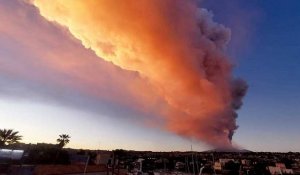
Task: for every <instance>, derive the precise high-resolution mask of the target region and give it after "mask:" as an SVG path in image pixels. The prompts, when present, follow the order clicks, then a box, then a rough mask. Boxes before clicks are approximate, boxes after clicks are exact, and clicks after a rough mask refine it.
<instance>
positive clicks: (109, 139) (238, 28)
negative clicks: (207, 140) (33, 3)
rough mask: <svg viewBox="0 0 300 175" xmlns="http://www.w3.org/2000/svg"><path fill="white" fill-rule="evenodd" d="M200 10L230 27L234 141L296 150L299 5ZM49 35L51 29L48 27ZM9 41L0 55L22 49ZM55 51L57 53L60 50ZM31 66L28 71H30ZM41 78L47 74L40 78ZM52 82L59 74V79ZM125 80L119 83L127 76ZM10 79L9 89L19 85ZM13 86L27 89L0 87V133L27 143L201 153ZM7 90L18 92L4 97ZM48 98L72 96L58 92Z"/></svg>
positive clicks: (211, 4)
mask: <svg viewBox="0 0 300 175" xmlns="http://www.w3.org/2000/svg"><path fill="white" fill-rule="evenodd" d="M203 7H205V8H207V9H209V10H211V11H212V12H213V13H214V15H215V16H214V19H215V20H216V21H217V22H219V23H222V24H224V25H225V26H228V27H229V28H231V31H232V41H231V44H230V45H229V47H228V48H227V49H228V51H229V53H230V55H231V56H232V60H233V62H234V64H235V65H236V68H235V70H234V75H235V76H237V77H241V78H243V79H245V80H246V81H247V82H248V85H249V90H248V93H247V95H246V97H245V99H244V105H243V107H242V109H241V110H239V112H238V113H239V118H238V120H237V124H238V125H239V129H238V130H237V131H236V133H235V135H234V139H233V140H234V143H236V144H238V145H241V146H242V147H244V148H246V149H249V150H253V151H300V139H299V138H300V137H299V133H300V127H299V123H300V91H299V87H300V69H298V66H299V65H300V60H299V55H300V10H299V9H300V1H298V0H289V1H283V0H281V1H280V0H275V1H274V0H265V1H260V0H252V1H237V0H235V1H230V2H229V1H225V0H224V1H219V0H207V1H204V3H203ZM35 20H36V19H35ZM43 25H47V24H43ZM47 30H48V29H47ZM49 30H51V31H52V30H53V31H55V28H51V29H49ZM58 33H59V32H58ZM58 35H59V36H60V35H62V34H60V33H59V34H58ZM14 42H15V41H14V40H11V39H10V38H6V37H5V36H4V35H1V36H0V46H3V47H2V49H1V47H0V53H1V54H2V56H7V57H8V58H14V57H17V56H18V52H14V50H13V51H9V49H11V48H15V49H16V48H19V47H21V46H16V45H14V44H15V43H14ZM69 43H70V42H69V41H68V42H66V43H65V45H70V48H78V47H79V46H78V44H69ZM4 46H5V47H4ZM6 47H7V48H6ZM55 49H56V48H55ZM57 50H58V51H60V50H59V48H58V49H57ZM76 50H80V51H78V54H81V53H82V52H84V53H85V54H88V55H89V58H91V59H93V58H94V57H95V56H94V55H93V54H92V53H91V52H90V51H85V50H83V49H81V48H79V49H76ZM19 51H20V50H19ZM20 52H21V51H20ZM22 52H23V51H22ZM25 52H26V51H24V53H25ZM76 53H77V51H76ZM16 55H17V56H16ZM24 55H26V56H27V54H24ZM28 55H29V54H28ZM35 56H36V55H35ZM0 59H1V58H0ZM0 61H1V60H0ZM38 64H39V63H36V65H38ZM101 64H102V63H101ZM36 65H30V66H32V69H35V67H34V66H36ZM38 69H39V68H38ZM41 69H42V68H41ZM105 69H106V68H105ZM108 69H113V70H115V68H108ZM0 71H1V67H0ZM116 71H119V70H116ZM40 72H41V73H42V74H43V75H44V74H45V75H46V76H50V75H48V73H47V72H46V73H45V72H43V71H42V70H41V71H40ZM100 73H102V72H101V71H100ZM62 75H63V76H68V75H65V74H62ZM51 76H60V73H58V74H57V75H51ZM51 76H50V78H52V77H51ZM111 76H112V77H114V75H111ZM124 76H125V79H126V75H124ZM129 76H130V75H129ZM9 78H11V77H10V75H5V74H2V75H0V81H2V82H0V85H2V86H4V84H6V83H7V81H6V79H9ZM117 79H118V78H117ZM9 81H11V84H13V85H14V83H16V82H18V79H10V80H9ZM118 83H119V82H117V83H115V82H113V83H112V86H113V85H115V84H117V85H118V86H120V84H118ZM20 86H27V85H24V84H22V83H20V84H18V83H16V85H14V86H8V87H7V88H5V87H4V88H2V89H1V88H0V92H1V99H0V109H1V110H0V121H1V122H0V128H13V129H16V130H18V131H20V133H22V135H24V141H25V142H27V143H28V142H52V143H54V142H55V140H56V138H57V136H58V135H59V134H61V133H67V134H70V135H71V137H72V139H71V142H70V144H69V146H70V147H77V148H80V147H83V148H91V149H98V148H100V149H116V148H123V149H136V150H156V151H160V150H161V151H164V150H182V151H183V150H188V149H190V144H193V145H194V149H196V150H205V149H208V147H207V146H205V144H203V143H199V142H197V141H195V140H187V139H183V138H181V137H179V136H176V135H174V134H171V133H168V132H164V131H160V130H157V129H153V128H150V127H149V128H148V127H145V126H144V125H142V124H140V123H139V122H138V121H135V120H127V119H126V118H112V117H109V115H110V113H105V112H104V113H102V114H99V113H97V112H99V111H98V110H99V108H98V106H99V104H93V105H91V104H90V102H89V101H88V102H85V101H83V102H82V101H80V100H78V99H80V98H79V97H78V98H77V96H76V95H77V94H76V95H74V96H75V97H74V98H72V99H67V98H66V97H65V96H64V95H62V97H53V99H52V100H50V101H43V100H41V99H40V98H37V97H35V96H34V94H35V93H39V92H31V91H30V90H28V88H27V89H25V90H24V89H22V87H20ZM99 86H100V85H99ZM47 87H48V86H47ZM30 88H31V85H30V86H29V89H30ZM48 88H49V89H51V88H53V87H51V86H49V87H48ZM76 88H77V87H76ZM78 88H79V89H80V88H81V87H78ZM100 88H102V86H100ZM11 89H17V90H18V89H22V90H21V91H20V92H19V93H18V94H17V95H16V96H13V97H11V96H10V95H9V93H10V91H11ZM46 91H47V92H48V90H46ZM51 92H55V93H56V94H57V92H58V94H60V93H61V94H67V93H73V92H70V91H68V90H65V91H64V89H60V88H59V87H58V89H54V90H52V91H51ZM24 96H25V97H26V98H24ZM29 96H30V97H29ZM58 96H59V95H58ZM28 97H29V98H28ZM56 98H60V99H63V100H62V101H65V102H66V103H68V102H69V101H70V100H74V99H75V101H76V100H77V102H78V103H79V104H84V106H88V107H89V108H91V109H92V110H93V112H89V111H88V110H81V109H80V108H76V107H75V108H74V107H64V106H62V105H61V104H60V103H56ZM41 101H42V103H41ZM72 103H73V102H72ZM104 103H107V102H106V101H105V102H100V105H103V104H104ZM132 103H134V102H132ZM108 106H109V105H108ZM104 108H106V106H105V105H104V107H101V110H104V111H105V109H104ZM115 109H117V107H115ZM116 113H117V114H125V115H131V113H130V112H128V111H125V110H124V109H123V108H120V109H117V112H116ZM112 115H113V114H112ZM99 123H100V125H99ZM136 123H138V124H136ZM66 125H67V126H70V127H66ZM32 133H35V134H32ZM91 140H92V141H91Z"/></svg>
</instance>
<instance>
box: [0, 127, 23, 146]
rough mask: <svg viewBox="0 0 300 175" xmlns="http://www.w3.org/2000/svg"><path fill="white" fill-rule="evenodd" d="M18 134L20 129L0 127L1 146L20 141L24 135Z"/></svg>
mask: <svg viewBox="0 0 300 175" xmlns="http://www.w3.org/2000/svg"><path fill="white" fill-rule="evenodd" d="M18 134H19V132H18V131H14V130H12V129H0V147H3V146H6V145H12V144H15V143H19V141H20V140H22V136H20V135H18Z"/></svg>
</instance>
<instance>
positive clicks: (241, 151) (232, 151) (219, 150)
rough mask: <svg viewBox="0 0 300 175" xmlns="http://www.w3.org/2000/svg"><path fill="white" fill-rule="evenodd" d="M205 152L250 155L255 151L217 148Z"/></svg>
mask: <svg viewBox="0 0 300 175" xmlns="http://www.w3.org/2000/svg"><path fill="white" fill-rule="evenodd" d="M203 152H218V153H221V152H228V153H250V152H253V151H250V150H247V149H235V148H216V149H211V150H207V151H203Z"/></svg>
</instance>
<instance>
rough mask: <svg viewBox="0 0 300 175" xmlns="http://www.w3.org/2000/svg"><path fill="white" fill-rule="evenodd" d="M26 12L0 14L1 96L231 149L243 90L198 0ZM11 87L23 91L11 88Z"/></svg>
mask: <svg viewBox="0 0 300 175" xmlns="http://www.w3.org/2000/svg"><path fill="white" fill-rule="evenodd" d="M32 3H33V4H34V5H35V6H36V7H34V6H32V5H30V4H28V2H25V1H5V2H4V1H3V3H1V5H0V10H1V12H0V18H1V21H4V23H3V24H1V36H0V37H1V40H0V44H1V45H2V46H4V47H1V48H4V49H2V50H1V52H2V53H3V54H1V55H2V59H1V61H2V63H3V64H1V65H0V72H1V75H2V76H1V77H0V78H2V80H3V79H5V80H4V81H2V80H1V81H2V85H3V86H1V89H0V92H2V93H4V94H10V95H11V94H14V95H17V96H19V95H20V94H23V93H24V92H31V91H30V89H34V90H33V91H35V90H37V91H38V92H34V94H35V95H37V96H40V97H42V98H43V99H46V100H49V99H51V100H53V99H54V101H56V102H59V103H62V104H65V105H70V106H76V107H78V106H80V107H81V108H83V109H86V110H91V111H94V112H99V111H101V110H102V109H104V110H106V111H108V113H109V114H112V113H113V112H109V111H114V109H117V108H119V109H121V111H130V112H132V113H135V114H137V115H140V116H141V117H142V120H146V121H148V122H152V123H157V122H155V121H157V120H159V121H161V124H160V125H159V126H155V127H159V128H161V129H162V130H166V131H168V132H173V133H175V134H178V135H180V136H183V137H185V138H193V139H197V140H199V141H202V142H205V143H207V144H209V145H211V146H214V147H231V139H232V136H233V134H234V132H235V130H236V129H237V124H236V117H237V113H236V110H237V109H239V108H240V106H241V105H242V98H243V96H244V95H245V93H246V90H247V85H246V83H245V82H244V81H242V80H239V79H238V80H235V78H233V76H232V69H233V66H232V64H231V62H230V58H228V56H227V55H226V46H227V44H228V42H229V41H230V36H231V32H230V29H228V28H226V27H225V26H223V25H222V24H218V23H216V22H214V21H213V15H212V13H211V12H209V11H208V10H206V9H203V8H201V6H199V4H197V2H196V1H193V0H190V1H180V0H164V1H161V0H152V1H146V0H140V1H133V0H128V1H126V2H125V1H117V0H112V1H106V0H105V1H102V0H98V1H93V0H89V1H84V0H78V1H68V0H65V1H56V0H53V1H51V2H50V1H39V0H35V1H33V2H32ZM76 7H80V10H78V9H77V8H76ZM95 8H97V10H95ZM15 9H17V10H15ZM13 11H16V13H14V14H13ZM91 12H92V13H91ZM7 14H11V15H7ZM40 15H42V16H43V17H45V18H46V19H48V20H49V21H47V20H45V18H43V17H41V16H40ZM100 19H101V20H100ZM62 26H64V27H62ZM24 29H27V30H24ZM29 31H30V32H29ZM7 43H8V45H7ZM9 44H10V45H9ZM83 46H84V47H86V48H83ZM16 50H17V51H18V52H17V53H16ZM15 80H20V81H19V83H20V85H19V86H21V87H22V88H21V89H22V90H21V91H20V89H19V90H18V88H16V89H14V90H11V89H10V88H9V87H10V86H12V84H13V83H11V82H15ZM9 82H10V83H9ZM9 89H10V90H9ZM18 92H21V93H18ZM82 101H83V102H84V104H83V102H82ZM103 106H110V109H106V107H103ZM99 109H100V110H99ZM120 113H122V112H120ZM137 115H136V116H137ZM112 116H115V117H116V116H118V113H113V114H112Z"/></svg>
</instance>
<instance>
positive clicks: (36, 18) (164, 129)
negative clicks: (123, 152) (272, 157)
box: [0, 0, 300, 152]
mask: <svg viewBox="0 0 300 175" xmlns="http://www.w3.org/2000/svg"><path fill="white" fill-rule="evenodd" d="M39 2H41V1H36V4H35V6H36V7H34V6H33V5H32V4H28V2H25V1H21V0H20V1H4V0H3V1H1V5H0V20H1V21H4V22H2V23H1V24H0V55H1V58H0V84H1V86H0V97H1V98H0V109H1V110H0V121H1V122H0V128H12V129H15V130H17V131H19V132H20V134H21V135H23V141H24V142H26V143H30V142H31V143H36V142H46V143H55V140H56V139H57V137H58V135H59V134H62V133H66V134H69V135H70V136H71V142H70V144H68V146H67V147H74V148H90V149H110V150H111V149H117V148H123V149H134V150H153V151H170V150H172V151H174V150H179V151H184V150H189V149H190V145H191V144H192V145H193V148H194V149H195V150H199V151H201V150H206V149H210V146H209V145H214V146H220V144H222V143H224V145H227V142H226V139H224V138H225V137H226V134H228V133H227V132H225V135H224V133H223V132H221V134H219V133H220V131H223V130H225V129H226V131H227V129H228V130H229V131H235V134H234V135H233V140H232V142H233V143H234V144H235V145H238V146H240V147H243V148H246V149H249V150H252V151H284V152H285V151H300V150H299V148H300V140H299V136H298V134H297V133H299V132H300V128H299V127H298V123H299V122H300V117H299V114H300V109H299V107H298V106H299V104H300V101H299V97H300V92H299V91H298V87H299V86H300V70H297V68H296V67H297V65H299V60H297V55H299V52H300V51H299V47H300V42H299V41H300V33H299V31H300V14H299V13H300V12H298V10H297V9H299V7H300V2H299V1H296V0H291V1H289V2H288V3H287V2H284V1H272V2H271V1H259V0H254V1H230V2H228V1H217V0H212V1H203V2H201V3H200V6H201V8H205V9H207V10H208V11H211V12H212V13H213V14H214V16H213V20H214V21H216V23H215V22H212V21H211V17H209V15H208V14H210V13H207V12H206V11H201V14H200V20H202V21H204V22H203V23H204V24H205V22H206V23H208V24H205V25H206V26H202V27H203V29H207V30H209V31H210V30H212V31H213V32H212V33H214V32H215V33H217V34H221V36H222V37H223V38H221V39H220V40H219V41H218V42H215V43H214V44H216V47H213V49H212V48H211V41H206V40H205V39H204V40H203V41H202V40H201V42H199V43H198V44H200V45H201V47H207V48H208V50H209V51H207V54H208V55H212V56H211V57H212V58H211V59H215V61H216V62H217V63H220V65H224V67H225V68H223V69H224V70H226V71H225V73H224V72H223V71H224V70H223V69H221V70H222V72H223V73H224V74H225V75H226V76H223V74H221V73H220V74H219V73H218V72H213V73H214V74H216V77H217V78H215V77H213V78H211V79H209V78H207V79H208V80H209V82H213V85H214V86H216V87H222V88H219V89H218V88H217V89H216V90H215V89H214V91H212V90H211V88H206V87H207V86H204V87H203V89H204V92H205V93H202V91H199V90H195V92H194V91H193V93H191V92H190V91H189V89H187V88H186V86H185V85H186V84H188V83H190V82H193V81H192V80H191V81H187V80H182V79H183V78H181V76H182V74H180V73H176V71H175V72H174V71H173V70H174V69H176V70H178V72H180V71H182V72H183V75H188V76H189V77H192V78H193V77H194V76H195V73H194V72H192V73H190V72H189V71H188V70H190V69H194V67H192V66H190V64H189V62H187V63H185V62H180V65H182V67H183V68H181V67H178V66H177V65H178V64H177V63H176V60H177V57H176V55H180V54H183V55H184V54H185V52H183V51H182V52H177V51H176V52H175V54H173V51H174V50H177V49H178V48H177V46H178V47H183V48H185V47H186V48H185V49H186V50H187V51H189V52H188V54H186V55H184V56H191V57H193V56H194V55H195V54H198V52H197V53H194V50H190V48H189V47H187V46H189V45H188V43H187V44H186V43H185V41H186V40H188V41H190V38H189V37H190V36H186V35H185V33H176V32H177V31H173V32H175V34H177V35H180V36H181V35H182V36H181V37H180V38H179V37H175V38H174V35H171V34H170V37H165V36H163V35H158V36H157V35H156V33H154V34H153V33H151V31H152V29H153V28H151V26H148V24H147V23H145V24H144V23H143V20H142V21H140V20H139V18H136V17H135V16H134V14H131V13H127V12H126V11H127V9H126V8H125V9H121V10H123V11H124V14H123V15H125V16H124V18H126V17H128V18H129V19H132V21H136V23H137V24H140V25H141V26H143V27H144V28H145V29H147V30H145V31H146V32H145V31H144V30H141V31H140V30H137V31H135V30H132V27H136V26H135V23H133V24H132V25H129V24H126V23H124V26H123V28H121V29H122V30H119V28H120V26H119V25H115V24H119V23H118V22H119V21H118V20H116V21H114V20H115V19H119V18H118V13H113V12H112V14H109V13H108V14H109V15H107V16H108V17H107V16H101V17H103V18H104V19H106V18H107V19H109V20H107V21H105V20H104V22H106V23H101V24H99V25H95V23H92V22H94V20H95V19H97V18H96V17H97V16H96V15H103V14H102V13H100V14H95V17H93V16H88V17H86V18H84V17H85V14H86V13H84V10H86V9H84V8H82V10H81V11H82V14H81V15H79V16H80V17H78V16H76V13H74V16H71V15H70V16H68V15H66V14H73V11H72V10H73V8H74V7H72V6H66V7H68V8H70V9H67V8H66V9H67V10H69V13H66V14H65V13H63V11H64V9H63V8H62V9H61V11H62V13H56V11H53V10H52V9H51V8H52V7H51V5H49V4H43V3H41V4H39ZM65 2H66V3H67V0H66V1H65ZM53 4H55V3H53ZM58 5H60V4H58ZM109 5H110V4H108V6H107V8H109V7H110V6H109ZM141 5H143V4H141ZM144 5H146V4H144ZM147 5H149V10H150V12H151V13H152V12H153V9H154V14H158V16H159V15H167V14H169V13H170V14H176V15H178V16H179V17H178V18H179V20H178V21H179V22H173V18H170V17H168V18H166V19H165V18H164V16H163V19H165V20H160V19H159V18H156V16H154V17H153V19H152V18H150V19H149V24H150V25H151V24H156V25H159V24H164V23H166V22H169V25H170V26H176V27H178V28H179V29H178V31H180V30H182V31H188V32H191V33H193V32H194V31H193V30H192V29H193V25H192V24H190V23H192V22H193V21H189V20H187V21H188V22H186V21H185V20H183V21H181V20H180V19H181V18H180V17H181V16H183V17H187V16H188V15H190V14H189V13H188V12H185V9H181V8H178V6H177V5H178V4H175V5H174V6H173V4H171V5H172V7H175V8H176V10H178V11H180V13H179V12H176V11H175V12H173V11H172V10H170V11H169V8H168V6H166V7H165V6H160V5H161V4H154V5H156V6H153V7H152V5H153V4H147ZM167 5H170V4H167ZM86 6H87V7H86V8H88V4H87V5H86ZM57 7H64V6H57ZM156 7H160V8H162V9H163V10H165V11H167V12H168V13H161V12H160V11H155V9H156ZM180 7H183V8H185V7H186V8H192V7H190V6H188V5H185V4H183V5H182V4H181V6H180ZM130 8H133V9H135V6H130ZM152 8H153V9H152ZM177 8H178V9H177ZM38 9H39V10H40V12H41V14H40V12H39V10H38ZM54 9H55V8H54ZM147 9H148V8H147ZM105 10H107V9H103V11H105ZM100 11H101V10H100ZM123 11H122V12H123ZM145 14H146V15H147V12H145ZM41 15H42V16H41ZM64 15H65V16H64ZM126 15H128V16H126ZM180 15H181V16H180ZM111 16H114V17H115V19H113V20H112V19H111V18H110V17H111ZM122 17H123V16H122ZM188 17H189V16H188ZM79 18H82V20H84V21H86V24H85V25H81V24H82V23H80V21H79V20H78V19H79ZM141 18H142V17H141ZM65 19H68V20H65ZM86 19H89V20H86ZM120 19H121V20H120V21H121V22H122V21H123V19H122V18H120ZM183 19H186V18H183ZM53 20H54V21H55V22H53ZM51 21H52V22H51ZM70 21H71V22H70ZM111 21H112V22H111ZM89 22H91V23H92V25H91V26H93V27H89V25H90V24H89ZM96 22H97V23H98V22H99V21H96ZM97 23H96V24H97ZM79 24H80V25H79ZM218 24H223V25H224V26H226V27H222V26H220V25H218ZM82 26H83V27H82ZM103 26H107V28H108V27H110V28H108V29H109V30H106V28H105V27H103ZM189 27H190V28H191V29H189ZM103 28H105V29H103ZM228 28H230V30H231V32H230V34H229V32H228ZM150 29H151V30H150ZM155 29H156V28H155ZM163 29H164V30H166V31H168V30H169V28H168V27H165V28H163ZM99 31H101V32H99ZM111 31H112V32H117V33H118V34H119V33H120V36H119V37H116V38H115V34H114V35H111ZM132 34H133V35H132ZM196 34H197V33H196ZM168 35H169V33H167V34H166V36H168ZM204 35H205V36H206V37H208V38H209V37H210V33H209V32H208V33H206V34H204ZM229 35H230V37H231V40H230V42H229V43H228V44H227V41H228V37H229ZM106 36H110V37H107V38H105V37H106ZM150 36H151V37H150ZM122 37H123V40H117V39H119V38H122ZM148 37H149V38H150V39H148ZM155 37H158V38H155ZM186 37H187V38H188V39H186ZM99 38H100V39H99ZM141 38H142V39H141ZM145 38H146V39H147V40H146V41H148V42H147V44H143V42H142V41H144V40H143V39H145ZM153 38H154V39H153ZM161 38H163V39H164V40H161ZM182 38H184V39H182ZM195 38H197V37H195ZM97 39H99V41H98V40H97ZM102 39H103V40H102ZM131 39H133V40H131ZM94 40H96V41H95V42H94ZM123 42H124V44H123ZM192 42H196V41H194V40H192ZM99 43H100V44H99ZM107 43H110V44H111V45H110V44H107ZM139 43H140V44H139ZM148 43H149V44H148ZM196 43H197V42H196ZM127 44H128V45H132V47H133V49H132V50H133V51H132V50H126V49H128V48H127V47H125V46H126V45H127ZM153 44H161V45H160V47H162V48H163V49H164V50H163V51H166V52H167V53H169V52H170V54H168V55H166V53H165V52H163V54H160V53H157V52H158V51H157V50H159V49H160V47H158V48H156V47H154V50H153V48H152V47H153ZM165 45H168V48H164V46H165ZM219 45H221V46H219ZM137 46H138V47H137ZM223 46H225V47H226V48H225V52H226V56H223V49H224V48H223ZM134 47H137V48H142V49H141V50H138V51H136V50H135V49H136V48H134ZM219 47H222V48H219ZM115 48H117V49H119V50H121V51H120V52H116V53H112V52H113V51H114V49H115ZM201 49H202V48H201ZM201 49H200V50H201ZM122 51H124V52H122ZM201 51H203V50H201ZM205 51H206V50H205ZM190 52H192V53H190ZM145 53H147V54H145ZM116 55H117V56H116ZM118 55H122V57H124V58H127V57H128V60H126V59H124V60H122V59H121V60H120V59H119V57H118ZM153 55H155V56H158V57H159V58H160V57H162V58H160V59H163V57H165V56H173V57H174V59H166V60H164V61H163V62H162V63H160V64H163V71H158V69H157V67H155V66H156V65H157V64H158V63H156V62H155V63H154V62H153V59H154V57H153ZM220 55H221V56H220ZM227 55H229V56H227ZM133 57H134V58H135V60H134V61H132V60H131V58H133ZM140 57H141V58H143V59H141V60H139V59H140ZM219 57H222V59H223V57H225V58H224V59H225V60H229V61H230V62H232V63H233V64H234V65H235V67H234V70H233V72H232V74H233V77H241V78H242V79H244V80H245V81H246V82H247V84H248V87H249V88H248V91H247V94H246V96H245V97H244V99H243V106H242V107H241V109H240V110H238V118H237V120H236V121H235V119H234V117H233V116H231V115H229V114H228V113H227V112H228V110H230V111H231V112H232V111H235V109H228V106H227V105H226V104H227V103H230V102H232V98H228V97H227V96H224V97H223V96H222V99H223V100H221V102H222V103H221V102H220V100H219V92H221V93H222V94H226V93H228V92H231V91H232V90H231V89H230V88H228V81H223V80H224V79H225V80H227V79H231V78H228V77H227V75H228V76H230V77H231V72H227V63H226V62H225V63H224V62H223V61H220V60H219V59H218V58H219ZM178 60H179V58H178ZM128 61H130V62H128ZM192 61H194V60H192ZM219 61H220V62H219ZM140 62H145V64H141V63H140ZM185 64H186V65H185ZM170 65H171V66H170ZM171 70H172V71H171ZM196 70H197V71H200V72H201V70H202V69H200V70H198V69H196ZM213 71H216V70H213ZM157 72H159V74H158V73H157ZM196 75H198V74H196ZM199 76H202V74H201V73H199ZM192 78H186V77H184V79H192ZM166 79H167V80H170V81H167V82H166V81H165V80H166ZM207 79H205V78H203V79H201V81H202V80H203V82H206V80H207ZM174 82H180V84H179V85H177V84H176V86H175V85H174V84H173V83H174ZM181 83H182V84H181ZM170 84H171V85H172V86H170ZM174 86H175V87H176V88H174V89H173V87H174ZM209 87H210V86H209ZM157 89H159V90H157ZM166 89H168V91H167V92H165V91H166ZM169 91H170V93H169ZM206 93H209V95H210V97H211V98H212V102H211V99H210V98H205V95H206ZM174 94H176V95H177V96H176V95H174ZM198 96H199V97H201V99H203V101H201V103H200V104H201V105H204V106H201V105H200V107H199V106H197V105H195V106H194V104H198V103H199V102H198V101H194V100H191V99H197V97H198ZM203 96H204V97H203ZM179 97H180V98H179ZM185 97H186V98H185ZM224 99H225V100H224ZM239 100H240V99H239ZM239 100H238V102H239ZM224 101H225V102H224ZM211 103H213V104H219V103H220V104H219V105H213V106H212V105H211ZM205 104H206V105H205ZM220 106H221V107H220ZM224 106H225V107H224ZM183 107H185V108H187V109H188V110H186V109H185V108H183ZM201 107H202V108H204V109H205V110H204V109H203V110H201V113H199V112H198V109H199V108H200V109H202V108H201ZM219 107H220V108H222V109H223V108H226V113H225V112H223V111H222V112H219V110H220V108H219ZM186 111H188V112H186ZM214 111H218V113H213V112H214ZM231 112H230V114H231ZM175 113H180V114H181V115H183V116H185V118H184V120H183V119H181V118H180V116H178V115H176V114H175ZM186 113H187V114H186ZM220 113H221V114H223V115H219V114H220ZM215 114H218V115H215ZM195 116H201V117H200V118H201V120H200V119H198V118H197V119H195V118H193V117H195ZM224 116H225V117H224ZM185 120H186V123H187V124H185ZM220 121H221V122H220ZM224 121H225V122H224ZM165 125H166V126H165ZM181 125H182V126H181ZM206 125H209V126H210V127H207V126H206ZM236 125H238V126H239V127H238V129H236V128H235V126H236ZM194 127H199V129H196V130H195V131H191V132H189V129H190V130H193V129H192V128H194ZM216 128H217V129H216ZM219 128H220V129H219ZM199 132H201V133H200V134H199ZM203 132H204V134H202V133H203ZM214 138H216V139H214ZM226 138H227V137H226ZM216 140H217V141H216ZM219 140H221V142H219Z"/></svg>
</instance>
